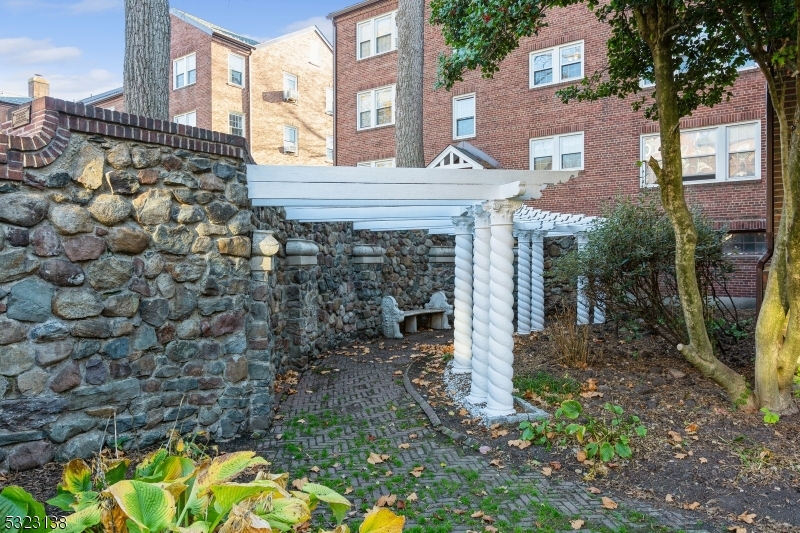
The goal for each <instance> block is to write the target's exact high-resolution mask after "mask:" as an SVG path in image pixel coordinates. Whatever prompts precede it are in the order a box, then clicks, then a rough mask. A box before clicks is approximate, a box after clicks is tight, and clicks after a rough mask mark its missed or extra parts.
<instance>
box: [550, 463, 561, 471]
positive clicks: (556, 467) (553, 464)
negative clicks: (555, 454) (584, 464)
mask: <svg viewBox="0 0 800 533" xmlns="http://www.w3.org/2000/svg"><path fill="white" fill-rule="evenodd" d="M550 466H552V467H553V470H561V463H559V462H558V461H550Z"/></svg>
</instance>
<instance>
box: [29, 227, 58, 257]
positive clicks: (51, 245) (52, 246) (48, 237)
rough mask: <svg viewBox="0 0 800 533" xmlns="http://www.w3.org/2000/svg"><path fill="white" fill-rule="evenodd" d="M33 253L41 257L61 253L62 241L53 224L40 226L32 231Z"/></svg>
mask: <svg viewBox="0 0 800 533" xmlns="http://www.w3.org/2000/svg"><path fill="white" fill-rule="evenodd" d="M31 244H32V245H33V253H35V254H36V255H38V256H41V257H53V256H56V255H59V254H60V253H61V241H60V240H59V238H58V234H57V233H56V230H54V229H53V226H39V227H38V228H36V229H35V230H33V232H32V233H31Z"/></svg>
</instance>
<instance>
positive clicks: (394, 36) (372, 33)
mask: <svg viewBox="0 0 800 533" xmlns="http://www.w3.org/2000/svg"><path fill="white" fill-rule="evenodd" d="M386 17H391V27H392V33H391V34H390V35H391V38H390V39H391V43H392V44H391V46H390V47H389V49H388V50H386V51H384V52H380V53H378V52H376V51H375V50H376V48H377V38H376V37H375V28H376V27H377V21H378V20H379V19H383V18H386ZM362 26H363V27H367V26H369V27H370V29H369V33H370V38H369V43H370V44H369V51H370V53H369V55H365V56H362V55H361V42H362V41H361V27H362ZM363 42H366V41H363ZM395 50H397V11H391V12H389V13H384V14H382V15H378V16H377V17H373V18H371V19H366V20H361V21H359V22H358V23H356V60H358V61H361V60H362V59H368V58H370V57H375V56H380V55H383V54H388V53H389V52H394V51H395Z"/></svg>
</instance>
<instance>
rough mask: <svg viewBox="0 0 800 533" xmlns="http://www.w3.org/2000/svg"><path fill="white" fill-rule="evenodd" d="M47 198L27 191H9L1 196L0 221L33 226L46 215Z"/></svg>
mask: <svg viewBox="0 0 800 533" xmlns="http://www.w3.org/2000/svg"><path fill="white" fill-rule="evenodd" d="M47 208H48V202H47V198H45V197H43V196H40V195H37V194H28V193H11V194H6V195H4V196H3V209H0V221H2V222H8V223H9V224H14V225H15V226H24V227H26V228H29V227H31V226H35V225H36V224H38V223H39V222H41V221H42V219H43V218H44V217H45V215H47Z"/></svg>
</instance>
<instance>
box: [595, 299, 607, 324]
mask: <svg viewBox="0 0 800 533" xmlns="http://www.w3.org/2000/svg"><path fill="white" fill-rule="evenodd" d="M592 323H593V324H605V323H606V306H605V305H604V302H603V300H602V299H598V300H597V301H595V302H594V316H593V317H592Z"/></svg>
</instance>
